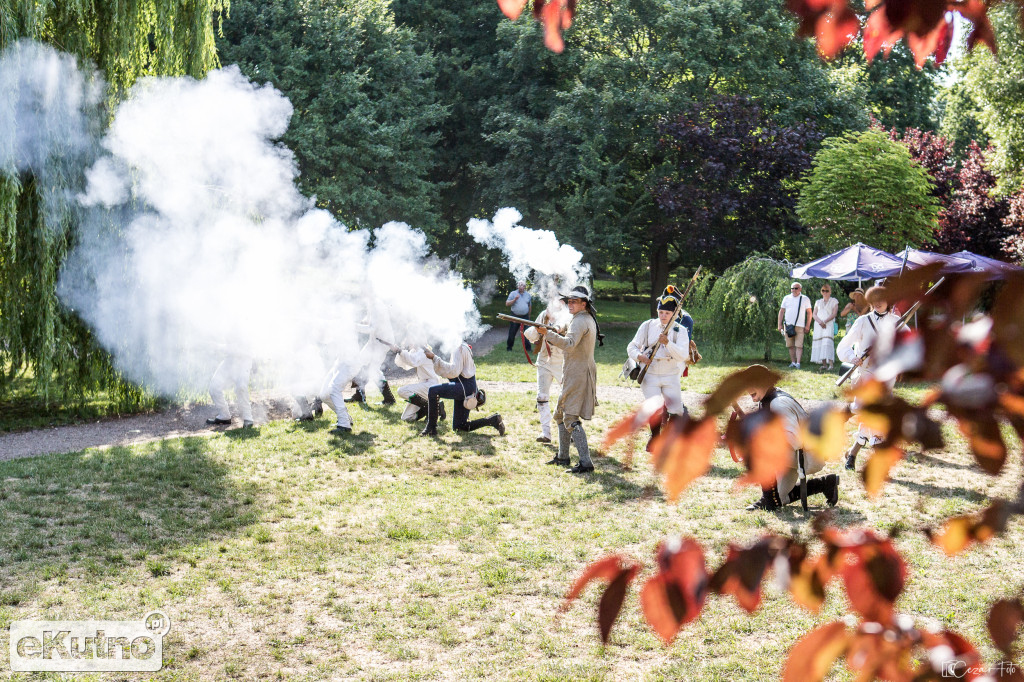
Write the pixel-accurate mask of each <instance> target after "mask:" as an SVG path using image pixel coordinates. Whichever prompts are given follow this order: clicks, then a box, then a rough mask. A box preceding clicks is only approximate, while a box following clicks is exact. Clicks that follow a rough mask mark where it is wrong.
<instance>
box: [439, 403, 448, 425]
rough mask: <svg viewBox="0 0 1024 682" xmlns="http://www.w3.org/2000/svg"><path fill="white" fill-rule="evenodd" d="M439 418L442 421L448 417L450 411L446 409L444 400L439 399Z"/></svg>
mask: <svg viewBox="0 0 1024 682" xmlns="http://www.w3.org/2000/svg"><path fill="white" fill-rule="evenodd" d="M437 418H438V419H440V420H441V421H444V420H446V419H448V411H447V410H445V409H444V401H443V400H439V401H438V402H437Z"/></svg>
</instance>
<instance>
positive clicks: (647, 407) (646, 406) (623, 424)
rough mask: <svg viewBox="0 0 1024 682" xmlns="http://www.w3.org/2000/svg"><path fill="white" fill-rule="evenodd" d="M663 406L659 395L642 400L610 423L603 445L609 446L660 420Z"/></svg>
mask: <svg viewBox="0 0 1024 682" xmlns="http://www.w3.org/2000/svg"><path fill="white" fill-rule="evenodd" d="M664 407H665V399H664V398H663V397H662V396H660V395H656V396H654V397H651V398H648V399H647V400H645V401H643V402H642V403H640V405H639V406H638V407H637V408H636V409H635V410H633V411H632V412H630V413H629V414H627V415H626V416H625V417H623V418H622V419H620V420H619V421H617V422H615V423H614V424H612V427H611V428H610V429H608V433H606V434H605V436H604V447H605V448H606V449H607V448H610V447H611V446H613V445H615V444H616V443H617V442H619V441H620V440H622V439H623V438H625V437H627V436H631V435H633V434H634V433H636V432H637V431H639V430H640V429H645V428H647V427H648V426H650V425H651V424H653V423H654V422H655V421H660V420H661V413H662V410H663V409H664Z"/></svg>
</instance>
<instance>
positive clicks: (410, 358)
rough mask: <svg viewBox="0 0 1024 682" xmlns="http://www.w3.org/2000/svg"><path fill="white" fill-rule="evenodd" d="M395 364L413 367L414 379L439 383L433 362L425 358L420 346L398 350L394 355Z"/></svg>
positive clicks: (406, 367) (407, 367)
mask: <svg viewBox="0 0 1024 682" xmlns="http://www.w3.org/2000/svg"><path fill="white" fill-rule="evenodd" d="M395 364H396V365H398V366H399V367H401V368H402V369H415V370H416V380H417V381H419V382H421V383H422V382H425V381H430V382H433V383H435V384H439V383H441V379H440V377H438V376H437V372H435V371H434V362H433V361H432V360H429V359H427V354H426V353H424V352H423V350H422V349H420V348H413V349H410V350H403V351H400V352H399V353H398V355H396V356H395Z"/></svg>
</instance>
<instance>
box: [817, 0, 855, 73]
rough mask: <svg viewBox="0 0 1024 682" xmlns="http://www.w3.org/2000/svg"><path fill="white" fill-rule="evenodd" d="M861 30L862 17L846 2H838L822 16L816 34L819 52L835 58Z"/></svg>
mask: <svg viewBox="0 0 1024 682" xmlns="http://www.w3.org/2000/svg"><path fill="white" fill-rule="evenodd" d="M859 32H860V19H858V18H857V15H856V14H854V12H853V10H852V9H850V8H849V7H848V6H847V5H846V3H838V4H837V5H836V6H833V8H832V9H830V10H829V11H828V12H825V13H824V14H822V15H821V16H820V17H818V21H817V23H816V25H815V31H814V35H815V37H816V38H817V40H818V52H819V53H820V54H821V56H822V57H824V58H825V59H835V58H836V57H837V56H838V55H839V53H840V52H842V51H843V48H844V47H846V46H847V45H849V44H850V41H852V40H853V39H854V38H855V37H856V36H857V34H858V33H859Z"/></svg>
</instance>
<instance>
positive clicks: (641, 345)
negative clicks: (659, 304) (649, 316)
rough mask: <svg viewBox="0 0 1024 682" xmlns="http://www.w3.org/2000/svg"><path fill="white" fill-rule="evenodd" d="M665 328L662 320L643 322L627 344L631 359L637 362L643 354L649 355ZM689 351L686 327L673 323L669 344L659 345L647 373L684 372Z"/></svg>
mask: <svg viewBox="0 0 1024 682" xmlns="http://www.w3.org/2000/svg"><path fill="white" fill-rule="evenodd" d="M663 328H664V325H662V324H661V320H647V321H646V322H644V323H643V324H641V325H640V328H639V329H637V330H636V335H635V336H634V337H633V340H632V341H630V342H629V345H628V346H626V353H628V354H629V357H630V359H631V360H633V361H634V362H636V359H637V358H638V357H640V356H641V355H647V352H648V350H649V349H650V348H651V347H653V346H654V344H655V343H657V342H658V337H659V336H661V330H662V329H663ZM689 353H690V337H689V335H688V334H687V333H686V328H685V327H683V326H682V325H681V324H679V323H676V324H674V325H672V329H669V330H668V345H667V346H659V347H658V352H657V353H655V354H654V359H653V360H652V361H651V368H650V369H648V370H647V373H648V374H676V373H679V372H682V371H683V364H684V363H685V362H686V359H687V358H688V357H689Z"/></svg>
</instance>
